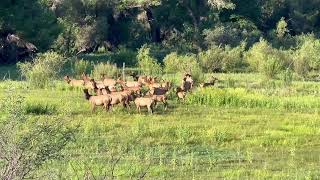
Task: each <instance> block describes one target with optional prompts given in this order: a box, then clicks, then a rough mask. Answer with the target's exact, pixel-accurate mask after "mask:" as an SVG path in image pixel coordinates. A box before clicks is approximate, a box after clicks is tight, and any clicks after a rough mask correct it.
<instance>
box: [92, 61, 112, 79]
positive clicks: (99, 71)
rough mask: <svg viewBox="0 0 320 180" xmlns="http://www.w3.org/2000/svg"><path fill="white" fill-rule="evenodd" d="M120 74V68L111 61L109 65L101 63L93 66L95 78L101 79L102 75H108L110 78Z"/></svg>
mask: <svg viewBox="0 0 320 180" xmlns="http://www.w3.org/2000/svg"><path fill="white" fill-rule="evenodd" d="M117 73H118V68H117V65H116V64H111V63H110V62H109V61H108V62H107V63H102V62H101V63H99V64H95V65H94V66H93V74H92V75H93V78H94V79H100V78H101V75H106V76H108V77H115V76H116V75H117Z"/></svg>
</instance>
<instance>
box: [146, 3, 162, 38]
mask: <svg viewBox="0 0 320 180" xmlns="http://www.w3.org/2000/svg"><path fill="white" fill-rule="evenodd" d="M144 10H145V11H146V14H147V18H148V23H149V25H150V34H151V38H152V41H153V42H157V43H159V42H161V32H160V28H159V25H158V23H157V21H156V20H155V18H154V16H153V13H152V9H151V8H150V7H145V8H144Z"/></svg>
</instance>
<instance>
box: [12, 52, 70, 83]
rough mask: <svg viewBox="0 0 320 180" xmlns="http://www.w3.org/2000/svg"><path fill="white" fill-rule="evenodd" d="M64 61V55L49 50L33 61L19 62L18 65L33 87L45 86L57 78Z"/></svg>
mask: <svg viewBox="0 0 320 180" xmlns="http://www.w3.org/2000/svg"><path fill="white" fill-rule="evenodd" d="M64 63H65V60H64V57H63V56H61V55H59V54H58V53H55V52H47V53H43V54H40V55H39V56H38V57H36V58H35V59H34V60H33V61H32V62H26V63H18V64H17V66H18V68H19V71H20V73H21V75H22V76H23V77H25V78H26V79H27V81H28V82H29V83H30V85H31V86H32V87H38V88H44V87H46V86H48V85H49V84H51V83H52V80H54V79H55V78H57V76H58V73H59V72H60V70H61V69H62V67H63V64H64Z"/></svg>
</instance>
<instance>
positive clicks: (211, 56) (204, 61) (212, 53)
mask: <svg viewBox="0 0 320 180" xmlns="http://www.w3.org/2000/svg"><path fill="white" fill-rule="evenodd" d="M223 56H224V51H223V49H222V48H220V47H218V46H213V47H211V48H210V49H209V50H207V51H204V52H200V53H199V60H200V64H201V67H202V69H203V70H204V71H205V72H219V71H222V66H223V62H222V60H223Z"/></svg>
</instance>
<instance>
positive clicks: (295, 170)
mask: <svg viewBox="0 0 320 180" xmlns="http://www.w3.org/2000/svg"><path fill="white" fill-rule="evenodd" d="M215 76H217V77H218V78H219V79H220V81H219V82H218V84H217V86H216V88H209V89H204V90H200V89H196V90H194V92H193V93H192V94H189V95H188V96H187V101H186V102H184V103H181V102H177V100H176V99H175V98H174V97H173V96H172V95H171V96H170V97H171V100H170V101H169V108H168V110H167V111H164V109H163V107H162V105H161V104H160V105H159V106H158V107H157V108H156V110H155V114H154V115H149V114H148V113H147V111H146V110H144V111H143V112H142V114H138V113H137V112H136V109H135V107H134V106H133V104H132V106H131V109H130V110H125V109H123V108H122V107H117V108H115V109H114V110H113V112H105V111H103V110H102V109H99V110H98V111H97V112H95V113H92V112H91V111H90V106H89V103H88V102H87V101H86V100H85V99H84V97H83V94H82V91H81V89H73V88H70V87H68V86H67V85H66V84H65V83H64V82H62V81H61V82H56V83H55V86H53V87H49V88H46V89H32V88H29V87H28V84H27V83H26V82H19V81H1V82H0V97H1V99H2V98H3V97H5V96H6V95H7V92H6V90H7V89H14V90H13V92H14V94H20V95H22V96H24V97H26V104H27V105H26V113H27V116H29V117H40V118H43V119H46V118H48V117H56V118H57V119H61V120H62V121H63V122H64V124H65V126H67V127H72V128H75V127H77V128H78V132H77V134H76V136H75V141H74V142H72V143H70V144H69V145H68V146H67V148H66V149H65V150H64V151H63V154H64V157H63V158H62V159H60V160H54V161H49V162H47V163H46V164H45V165H44V166H41V168H40V169H39V170H37V171H36V172H34V174H35V175H36V177H42V178H45V179H85V178H87V179H105V178H107V179H110V178H119V179H127V178H133V179H136V178H138V179H142V178H146V179H217V178H226V179H269V178H274V179H319V178H320V170H319V169H320V144H319V137H320V113H319V112H320V111H319V109H320V97H319V95H320V84H319V83H315V82H298V81H295V82H293V84H292V85H291V86H284V85H283V84H282V83H281V82H280V81H264V80H263V78H262V77H261V76H260V75H258V74H215ZM167 78H169V76H167Z"/></svg>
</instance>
